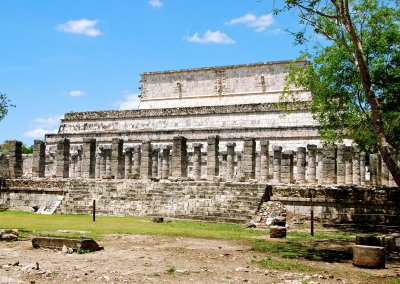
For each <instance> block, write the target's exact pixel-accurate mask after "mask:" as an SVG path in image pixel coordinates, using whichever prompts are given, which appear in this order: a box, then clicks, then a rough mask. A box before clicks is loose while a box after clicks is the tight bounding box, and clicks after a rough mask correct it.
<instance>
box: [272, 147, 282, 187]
mask: <svg viewBox="0 0 400 284" xmlns="http://www.w3.org/2000/svg"><path fill="white" fill-rule="evenodd" d="M273 151H274V179H273V180H274V183H276V184H279V183H281V161H282V147H281V146H274V147H273Z"/></svg>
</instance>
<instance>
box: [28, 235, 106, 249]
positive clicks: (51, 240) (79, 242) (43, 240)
mask: <svg viewBox="0 0 400 284" xmlns="http://www.w3.org/2000/svg"><path fill="white" fill-rule="evenodd" d="M32 246H33V247H34V248H50V249H59V250H61V249H62V248H63V247H64V246H65V247H67V248H72V249H73V250H75V251H76V250H78V249H82V250H88V251H98V250H102V249H103V247H101V246H99V245H98V243H97V242H96V241H95V240H93V239H91V238H57V237H34V238H32Z"/></svg>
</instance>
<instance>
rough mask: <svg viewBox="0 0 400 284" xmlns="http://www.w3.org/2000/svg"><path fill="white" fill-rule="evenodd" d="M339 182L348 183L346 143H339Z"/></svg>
mask: <svg viewBox="0 0 400 284" xmlns="http://www.w3.org/2000/svg"><path fill="white" fill-rule="evenodd" d="M336 175H337V184H345V183H346V145H344V144H339V145H338V147H337V173H336Z"/></svg>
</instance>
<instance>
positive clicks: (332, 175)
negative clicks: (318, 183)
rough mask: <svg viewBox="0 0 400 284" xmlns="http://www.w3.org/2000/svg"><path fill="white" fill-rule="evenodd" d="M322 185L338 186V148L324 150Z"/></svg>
mask: <svg viewBox="0 0 400 284" xmlns="http://www.w3.org/2000/svg"><path fill="white" fill-rule="evenodd" d="M322 184H336V147H332V146H329V145H325V146H324V147H323V149H322Z"/></svg>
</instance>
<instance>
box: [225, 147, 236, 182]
mask: <svg viewBox="0 0 400 284" xmlns="http://www.w3.org/2000/svg"><path fill="white" fill-rule="evenodd" d="M235 147H236V143H227V144H226V179H227V180H232V179H233V175H234V170H235Z"/></svg>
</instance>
